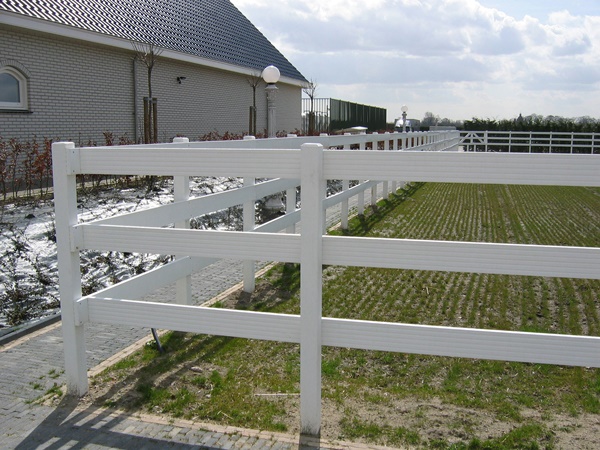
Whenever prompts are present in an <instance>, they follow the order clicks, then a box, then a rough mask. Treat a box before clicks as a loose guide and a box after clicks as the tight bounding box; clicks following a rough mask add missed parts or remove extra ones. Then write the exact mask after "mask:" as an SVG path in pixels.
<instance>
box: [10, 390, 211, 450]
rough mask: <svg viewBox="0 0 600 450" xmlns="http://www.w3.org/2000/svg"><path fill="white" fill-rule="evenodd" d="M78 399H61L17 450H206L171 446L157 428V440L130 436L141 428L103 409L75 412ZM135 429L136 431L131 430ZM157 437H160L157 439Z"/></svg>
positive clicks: (182, 444) (190, 445)
mask: <svg viewBox="0 0 600 450" xmlns="http://www.w3.org/2000/svg"><path fill="white" fill-rule="evenodd" d="M77 405H78V399H76V398H73V397H69V396H67V397H64V398H63V399H62V401H61V402H60V404H59V405H58V406H57V407H56V408H55V409H54V411H53V412H51V413H50V415H48V417H47V418H46V419H44V420H43V421H42V423H40V424H39V425H38V426H37V427H36V428H35V429H34V430H33V431H32V432H31V433H30V434H29V435H28V436H27V437H26V438H24V439H23V440H22V441H21V443H20V444H19V445H17V446H16V447H15V449H18V450H25V449H37V448H44V449H48V450H51V449H59V448H60V449H65V448H72V449H83V448H88V446H90V445H93V446H98V447H101V448H114V449H132V448H144V449H157V450H158V449H165V448H169V449H184V450H185V449H190V450H191V449H198V447H199V446H200V447H202V448H203V449H210V448H214V449H216V447H207V446H206V445H202V444H201V443H199V444H196V445H193V444H192V443H181V442H172V441H169V440H168V437H165V436H164V435H165V433H166V432H167V429H164V430H162V432H159V431H158V430H159V428H160V427H162V426H160V427H159V426H157V427H156V429H155V431H157V437H156V438H153V437H148V436H140V435H134V434H131V431H133V429H130V428H131V427H133V426H134V425H136V424H137V425H138V426H139V428H142V427H144V425H146V424H144V423H143V422H139V421H134V420H131V424H126V423H125V422H126V421H128V419H130V417H129V416H128V415H126V414H115V413H114V412H109V411H106V410H103V409H99V408H95V407H89V408H86V409H83V410H80V409H77ZM133 428H136V427H133ZM159 435H160V436H159Z"/></svg>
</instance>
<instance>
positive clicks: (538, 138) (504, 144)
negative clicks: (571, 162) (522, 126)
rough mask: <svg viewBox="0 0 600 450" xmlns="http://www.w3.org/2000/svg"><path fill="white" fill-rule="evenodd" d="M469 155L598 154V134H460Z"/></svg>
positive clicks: (499, 132) (469, 132)
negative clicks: (502, 153) (476, 153)
mask: <svg viewBox="0 0 600 450" xmlns="http://www.w3.org/2000/svg"><path fill="white" fill-rule="evenodd" d="M460 134H461V143H460V145H461V146H462V147H463V148H464V150H465V151H469V152H471V151H472V152H509V153H512V152H515V153H518V152H521V153H584V154H585V153H587V154H600V134H598V133H571V132H557V131H461V133H460Z"/></svg>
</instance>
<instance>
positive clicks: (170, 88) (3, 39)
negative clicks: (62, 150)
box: [0, 25, 301, 145]
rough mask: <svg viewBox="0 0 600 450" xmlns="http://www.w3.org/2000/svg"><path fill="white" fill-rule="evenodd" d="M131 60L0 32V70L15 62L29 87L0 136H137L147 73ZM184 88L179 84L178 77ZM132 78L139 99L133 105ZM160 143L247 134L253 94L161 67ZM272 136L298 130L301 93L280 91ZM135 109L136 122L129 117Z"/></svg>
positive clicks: (178, 65)
mask: <svg viewBox="0 0 600 450" xmlns="http://www.w3.org/2000/svg"><path fill="white" fill-rule="evenodd" d="M133 56H134V52H133V50H132V51H126V50H119V49H115V48H112V47H107V46H102V45H95V44H91V43H86V42H82V41H76V40H72V39H66V38H60V37H56V36H52V35H49V34H42V33H35V32H30V31H23V30H21V29H17V28H13V27H9V26H5V25H0V64H3V63H4V64H11V62H12V64H14V62H15V61H16V62H18V64H19V65H20V67H21V68H22V69H23V70H24V71H26V75H27V76H28V77H29V80H28V95H29V109H30V112H28V113H14V112H2V111H0V136H2V137H3V138H4V139H9V138H13V137H14V138H18V139H20V140H30V139H31V138H32V137H33V136H37V138H38V140H39V139H42V138H44V137H48V138H52V139H57V138H60V139H62V140H72V141H74V142H75V143H76V144H77V145H86V144H87V143H88V142H90V141H91V142H97V143H98V144H103V143H104V138H103V134H102V133H103V132H104V131H109V132H111V133H113V135H114V136H115V137H117V138H118V137H120V136H123V135H127V136H128V137H129V138H131V139H133V138H134V137H135V136H141V135H142V134H143V131H142V117H143V100H142V99H143V97H144V96H147V95H148V91H147V70H146V67H145V66H144V65H143V64H142V63H140V62H139V61H138V62H136V63H135V69H134V63H133ZM180 76H184V77H186V80H185V81H183V83H181V84H179V83H178V82H177V77H180ZM134 77H135V80H136V81H135V85H136V89H135V90H136V91H137V99H134ZM152 81H153V82H152V85H153V95H154V97H156V98H158V127H159V140H162V141H168V140H171V139H172V138H173V137H174V136H177V135H182V136H187V137H189V138H190V139H198V138H199V137H200V136H202V135H204V134H206V133H208V132H210V131H218V132H219V133H224V132H225V131H229V132H233V133H242V132H247V129H248V107H249V106H250V105H251V104H252V88H251V87H250V85H249V84H248V82H247V81H246V76H244V75H239V74H235V73H231V72H226V71H221V70H216V69H212V68H207V67H202V66H198V65H194V64H190V63H183V62H179V61H174V60H169V59H165V58H161V59H159V61H158V62H157V64H156V66H155V68H154V70H153V73H152ZM278 87H279V92H278V97H277V129H278V130H285V131H288V132H291V131H293V130H295V129H299V128H300V126H301V117H300V116H301V89H300V88H299V87H297V86H292V85H285V84H283V83H279V85H278ZM256 97H257V110H258V116H257V117H258V120H257V128H258V130H263V129H265V128H266V115H267V112H266V110H267V108H266V97H265V94H264V84H262V85H261V86H259V87H258V89H257V96H256ZM135 105H137V121H136V114H135V113H134V112H135V110H136V108H135Z"/></svg>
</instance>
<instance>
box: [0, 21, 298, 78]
mask: <svg viewBox="0 0 600 450" xmlns="http://www.w3.org/2000/svg"><path fill="white" fill-rule="evenodd" d="M0 24H5V25H9V26H13V27H17V28H23V29H26V30H29V31H36V32H41V33H48V34H53V35H56V36H60V37H64V38H69V39H77V40H80V41H84V42H89V43H93V44H99V45H106V46H109V47H114V48H119V49H123V50H129V51H131V52H133V47H132V44H131V41H129V40H127V39H122V38H118V37H113V36H108V35H104V34H101V33H97V32H93V31H87V30H82V29H79V28H74V27H71V26H67V25H62V24H56V23H52V22H48V21H45V20H40V19H36V18H33V17H26V16H22V15H20V14H14V13H11V12H3V13H2V14H0ZM161 56H162V57H164V58H169V59H173V60H175V61H182V62H187V63H191V64H196V65H199V66H204V67H209V68H212V69H218V70H224V71H226V72H233V73H238V74H242V75H253V74H255V73H256V69H252V68H248V67H242V66H237V65H235V64H228V63H226V62H221V61H215V60H212V59H208V58H202V57H199V56H195V55H191V54H187V53H181V52H176V51H173V50H169V49H162V51H161ZM280 83H284V84H290V85H293V86H298V87H302V86H303V85H304V84H305V81H303V80H297V79H294V78H290V77H285V76H282V77H281V79H280Z"/></svg>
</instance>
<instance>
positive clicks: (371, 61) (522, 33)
mask: <svg viewBox="0 0 600 450" xmlns="http://www.w3.org/2000/svg"><path fill="white" fill-rule="evenodd" d="M481 1H482V2H483V1H485V2H486V3H494V4H495V7H494V8H491V7H485V6H482V4H481V3H480V1H479V0H371V1H369V2H366V1H364V0H361V1H359V0H344V1H341V0H281V1H280V2H267V1H266V0H232V2H233V3H234V4H235V5H236V6H237V7H239V8H240V9H241V10H242V12H243V13H244V14H245V15H246V16H247V17H248V18H249V19H250V20H251V21H252V22H253V23H254V24H255V25H256V26H257V27H258V28H259V29H260V30H261V31H262V32H263V33H264V34H265V35H266V36H267V37H268V38H269V39H270V40H271V41H272V42H273V43H274V44H275V45H276V46H277V47H278V48H279V49H280V50H281V51H282V52H283V53H284V55H286V57H288V59H290V61H291V62H292V63H293V64H294V65H295V66H296V67H297V68H298V69H299V70H300V71H301V72H302V73H303V74H304V75H305V76H306V77H307V78H311V79H315V80H317V82H318V83H319V85H320V86H321V87H320V89H319V91H318V93H319V95H321V96H331V97H337V98H343V99H348V100H352V101H358V102H361V103H367V104H377V101H380V102H381V103H382V104H381V106H386V107H387V108H388V111H389V115H390V116H392V115H395V112H394V111H396V110H399V107H400V105H402V103H408V101H409V100H410V101H412V102H413V104H415V105H426V104H430V107H427V108H425V107H424V111H423V112H425V111H432V112H434V113H435V114H440V115H447V116H448V117H455V118H469V117H471V116H472V115H475V114H478V115H480V116H489V117H495V116H496V114H498V113H499V112H504V113H506V114H507V115H508V116H513V115H517V114H518V113H519V112H520V111H525V109H523V105H524V103H526V102H527V100H528V96H530V98H531V100H532V102H535V105H538V106H539V107H544V108H547V109H548V111H543V110H538V111H536V110H535V109H533V110H532V109H530V110H528V111H529V112H537V113H540V114H550V113H552V114H560V111H556V110H552V111H550V110H551V109H552V108H551V105H552V101H551V99H552V98H559V97H560V98H561V99H562V102H561V107H560V108H562V110H563V111H565V110H567V109H566V108H565V104H564V102H565V101H566V100H568V101H569V102H570V103H571V104H572V105H573V110H574V111H576V110H577V108H580V111H579V113H575V114H574V115H597V113H596V112H595V109H592V107H591V105H592V104H593V103H594V102H593V101H592V99H595V100H596V102H598V101H600V83H599V76H600V63H599V61H600V15H592V14H589V15H586V14H582V13H581V12H582V8H583V7H584V4H583V3H580V2H577V5H578V8H579V9H578V11H577V12H578V13H577V14H574V13H571V12H569V10H568V8H569V3H565V4H564V5H562V6H561V10H559V11H555V10H553V9H548V10H543V13H542V12H540V10H539V8H541V6H540V5H538V6H537V7H536V9H535V10H531V11H530V12H532V14H521V15H519V16H518V17H513V16H511V15H510V14H508V13H506V12H504V11H502V3H503V2H499V1H498V2H492V1H487V0H481ZM509 3H510V4H511V5H512V7H513V8H517V7H519V5H520V4H519V3H518V2H509ZM550 3H551V4H555V2H553V1H551V2H550ZM550 3H549V4H550ZM582 5H583V6H582ZM534 13H535V14H534ZM534 15H535V16H534ZM582 91H585V92H586V94H581V95H586V98H585V99H583V98H581V99H580V100H579V101H578V98H577V92H580V93H581V92H582ZM544 95H545V96H546V97H544V98H545V99H544V101H541V100H540V98H542V97H541V96H544ZM535 105H534V106H535ZM436 107H437V108H439V109H440V110H442V109H443V108H447V109H448V111H447V113H443V114H442V113H441V112H437V111H436ZM486 108H487V109H490V110H491V111H490V114H489V115H486V114H482V111H485V110H486ZM594 108H595V107H594ZM556 109H558V107H557V108H556ZM415 110H416V108H413V111H415ZM452 111H455V112H456V113H457V114H458V113H459V112H460V114H462V115H461V116H459V115H456V116H453V115H452ZM468 111H472V112H471V113H469V112H468ZM563 114H564V113H563ZM500 117H502V116H500Z"/></svg>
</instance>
